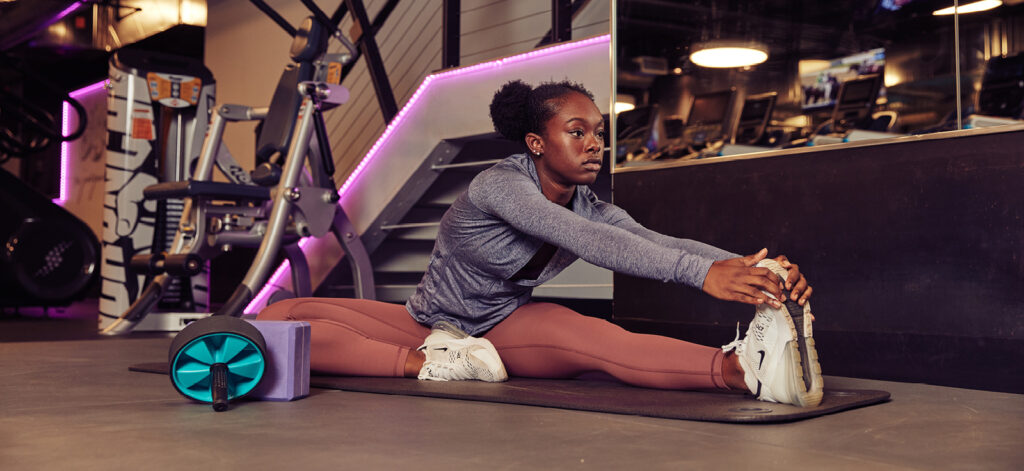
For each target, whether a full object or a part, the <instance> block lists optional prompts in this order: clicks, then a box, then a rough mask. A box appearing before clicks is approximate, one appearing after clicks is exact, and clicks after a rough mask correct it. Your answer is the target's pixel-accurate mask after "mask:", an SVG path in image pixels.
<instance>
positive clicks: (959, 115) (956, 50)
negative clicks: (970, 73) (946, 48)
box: [953, 0, 964, 129]
mask: <svg viewBox="0 0 1024 471" xmlns="http://www.w3.org/2000/svg"><path fill="white" fill-rule="evenodd" d="M959 9H960V2H959V0H953V42H954V43H955V44H954V45H953V54H955V57H954V61H953V62H954V63H955V65H954V70H953V75H954V77H955V79H956V128H957V129H963V128H964V123H963V110H961V109H960V107H961V104H960V12H959V11H957V10H959Z"/></svg>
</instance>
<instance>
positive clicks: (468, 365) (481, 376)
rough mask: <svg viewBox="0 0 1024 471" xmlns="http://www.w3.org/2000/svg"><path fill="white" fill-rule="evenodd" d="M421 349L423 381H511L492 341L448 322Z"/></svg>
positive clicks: (442, 323) (439, 325)
mask: <svg viewBox="0 0 1024 471" xmlns="http://www.w3.org/2000/svg"><path fill="white" fill-rule="evenodd" d="M417 350H419V351H421V352H423V354H424V355H425V356H426V361H425V362H424V363H423V367H422V368H420V374H419V376H418V377H419V379H421V380H429V381H461V380H467V379H476V380H480V381H487V382H491V383H496V382H500V381H505V380H507V379H508V373H506V372H505V365H504V364H502V362H501V357H499V356H498V350H497V349H495V348H494V345H493V344H492V343H491V341H490V340H487V339H482V338H477V337H471V336H469V335H468V334H466V333H465V332H463V331H462V330H461V329H459V328H458V327H456V326H455V325H453V324H450V323H448V322H444V321H442V322H438V323H437V324H435V325H434V328H433V329H432V330H431V332H430V335H428V336H427V338H426V339H424V341H423V345H421V346H420V348H418V349H417Z"/></svg>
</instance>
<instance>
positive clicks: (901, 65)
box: [613, 0, 1024, 168]
mask: <svg viewBox="0 0 1024 471" xmlns="http://www.w3.org/2000/svg"><path fill="white" fill-rule="evenodd" d="M613 1H614V2H615V4H614V7H615V9H614V18H615V25H614V26H613V27H614V31H615V55H616V72H615V74H614V75H615V89H616V96H615V102H616V103H615V108H616V118H615V123H616V124H615V134H616V143H615V149H614V155H615V165H616V166H617V167H620V168H621V167H630V166H644V165H650V164H652V163H662V162H678V161H689V160H700V159H714V158H718V157H723V156H732V155H738V154H747V153H752V152H761V151H771V150H779V149H789V148H795V147H801V146H809V145H829V144H842V143H846V142H855V141H866V140H872V139H888V138H895V137H900V136H907V135H914V134H926V133H938V132H946V131H953V130H961V129H970V128H982V127H991V126H1006V125H1012V124H1017V123H1022V122H1024V121H1021V120H1022V118H1024V0H1005V1H1002V2H1000V1H997V0H984V1H979V2H974V1H973V0H965V1H959V2H958V5H959V8H960V10H959V12H958V13H956V14H952V13H954V12H953V9H952V7H953V3H954V2H953V0H837V1H827V2H826V1H806V0H804V1H800V0H749V1H738V0H675V1H670V0H613Z"/></svg>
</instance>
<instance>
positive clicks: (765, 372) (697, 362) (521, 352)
mask: <svg viewBox="0 0 1024 471" xmlns="http://www.w3.org/2000/svg"><path fill="white" fill-rule="evenodd" d="M490 111H491V118H492V121H493V122H494V126H495V129H496V130H497V131H498V132H499V133H501V134H502V135H503V136H505V137H506V138H509V139H512V140H515V141H518V142H522V143H523V145H524V146H525V151H526V152H525V153H522V154H516V155H512V156H510V157H508V158H506V159H504V160H503V161H501V162H500V163H498V164H496V165H494V166H493V167H492V168H490V169H488V170H485V171H483V172H481V173H480V174H479V175H478V176H477V177H476V178H474V180H473V182H472V183H471V184H470V186H469V189H468V190H467V191H466V192H465V193H463V194H462V195H461V196H460V197H459V198H458V199H457V200H456V201H455V203H454V204H452V206H451V208H449V210H448V211H447V212H446V213H445V215H444V217H443V218H442V220H441V226H440V229H439V233H438V237H437V242H436V244H435V246H434V250H433V253H432V254H431V260H430V264H429V267H428V269H427V272H426V273H425V274H424V276H423V279H422V281H421V282H420V284H419V286H418V287H417V289H416V293H415V294H414V295H413V296H412V297H411V298H410V299H409V301H408V303H407V304H406V306H405V309H402V307H401V306H397V305H392V304H387V303H381V302H376V301H366V300H355V299H316V298H305V299H292V300H288V301H283V302H280V303H276V304H274V305H271V306H269V307H267V308H266V309H265V310H264V311H263V312H262V313H260V316H259V318H260V319H287V320H303V321H307V322H309V323H310V324H311V325H312V326H313V327H312V328H313V334H312V353H311V355H312V362H311V364H312V368H313V369H314V370H317V371H322V372H327V373H335V374H345V375H364V376H407V377H419V378H420V379H428V380H464V379H478V380H484V381H503V380H505V379H506V378H507V374H511V375H513V376H527V377H535V378H572V377H576V376H579V375H581V374H583V373H588V372H595V371H597V372H604V373H607V374H609V375H611V376H613V377H615V378H617V379H619V380H621V381H623V382H626V383H629V384H632V385H636V386H642V387H651V388H666V389H706V388H712V389H722V390H730V389H736V390H743V391H749V392H751V393H753V394H755V396H756V397H757V398H758V399H761V400H766V401H774V402H784V403H790V404H797V405H802V406H810V405H816V404H817V403H818V402H819V401H820V399H821V373H820V367H818V364H817V354H816V352H815V351H814V344H813V339H811V338H810V337H809V336H808V337H805V336H803V335H800V334H798V333H797V328H798V327H799V328H800V329H801V332H803V331H804V329H806V332H807V333H808V335H809V332H810V330H809V327H810V320H809V314H810V313H809V304H808V303H807V299H808V298H809V297H810V295H811V292H812V289H811V287H810V286H808V284H807V280H806V279H805V278H804V276H803V275H802V274H801V273H800V271H799V268H798V267H797V265H795V264H792V263H790V262H789V261H788V260H787V259H786V257H784V256H779V257H777V258H776V259H775V260H766V259H765V256H766V255H767V250H766V249H762V250H761V251H760V252H758V253H756V254H754V255H749V256H746V257H740V256H738V255H735V254H732V253H729V252H726V251H723V250H720V249H717V248H715V247H712V246H709V245H706V244H702V243H700V242H695V241H692V240H684V239H676V238H673V237H669V236H665V235H662V234H658V233H656V232H653V231H650V230H648V229H645V228H644V227H642V226H641V225H640V224H638V223H637V222H636V221H634V220H633V219H632V218H631V217H629V215H628V214H626V213H625V211H623V210H622V209H620V208H618V207H616V206H613V205H611V204H608V203H605V202H602V201H600V200H598V199H597V197H596V196H595V195H594V193H593V192H592V191H591V190H590V189H589V188H588V187H587V186H586V185H588V184H590V183H593V182H594V180H595V178H596V177H597V174H598V171H599V170H600V168H601V161H602V158H601V156H602V152H603V147H604V132H605V131H604V129H605V126H604V120H603V117H602V116H601V112H600V111H599V110H598V108H597V106H596V105H595V104H594V102H593V95H592V94H591V93H590V92H589V91H587V90H586V89H584V88H583V87H582V86H580V85H578V84H574V83H570V82H560V83H547V84H542V85H540V86H538V87H537V88H536V89H534V88H532V87H531V86H529V85H527V84H525V83H523V82H520V81H513V82H509V83H507V84H505V85H504V86H503V87H502V88H501V89H500V90H499V91H498V92H497V93H496V94H495V96H494V99H493V101H492V103H491V107H490ZM577 258H582V259H584V260H587V261H588V262H590V263H593V264H595V265H598V266H602V267H605V268H608V269H611V270H614V271H618V272H622V273H627V274H630V275H634V276H642V277H648V278H654V279H660V280H663V281H671V282H677V283H682V284H686V285H689V286H691V287H694V288H697V289H702V290H703V291H705V292H706V293H708V294H710V295H712V296H714V297H716V298H719V299H723V300H729V301H738V302H743V303H748V304H753V305H755V306H757V312H756V315H755V318H754V321H753V322H752V323H751V326H750V328H749V329H748V331H747V336H746V337H745V338H744V339H742V340H739V339H737V340H735V341H733V342H732V343H730V344H728V345H726V346H724V347H722V348H713V347H705V346H701V345H695V344H691V343H687V342H683V341H680V340H676V339H672V338H667V337H660V336H654V335H643V334H634V333H631V332H627V331H626V330H623V329H622V328H620V327H618V326H616V325H614V324H611V323H609V322H606V321H603V320H600V319H596V318H592V317H586V316H583V315H581V314H579V313H576V312H574V311H572V310H570V309H567V308H565V307H562V306H558V305H554V304H548V303H530V302H529V300H530V295H531V293H532V289H533V287H535V286H538V285H540V284H543V283H544V282H546V281H548V280H550V279H551V278H553V277H554V276H555V275H556V274H558V272H560V271H561V270H562V269H564V268H565V267H567V266H569V264H571V263H572V262H573V261H575V260H576V259H577ZM784 290H790V294H789V299H791V300H794V301H796V302H797V303H799V304H800V305H801V306H804V311H805V313H806V314H807V316H801V317H807V318H808V319H807V320H806V321H803V320H802V319H801V320H800V321H799V322H798V323H796V324H794V320H793V318H792V317H791V316H790V314H789V313H788V312H787V310H786V308H785V307H783V305H782V301H786V299H787V297H786V296H785V295H784V294H783V291H784ZM805 322H806V324H805ZM737 337H738V336H737Z"/></svg>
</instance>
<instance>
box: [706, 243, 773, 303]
mask: <svg viewBox="0 0 1024 471" xmlns="http://www.w3.org/2000/svg"><path fill="white" fill-rule="evenodd" d="M766 256H768V249H761V251H760V252H757V253H756V254H753V255H747V256H746V257H738V258H730V259H728V260H719V261H717V262H715V263H712V264H711V269H710V270H708V275H707V276H706V277H705V278H704V286H703V287H702V288H701V289H703V290H704V292H705V293H708V294H710V295H711V296H714V297H716V298H718V299H721V300H725V301H738V302H741V303H746V304H753V305H755V306H756V305H758V304H762V303H765V302H767V303H770V304H771V305H772V306H774V307H777V308H778V307H782V303H781V302H779V301H778V300H779V299H783V298H782V289H783V284H782V283H783V280H781V279H780V278H779V276H778V275H776V274H775V273H772V271H771V270H769V269H767V268H762V267H755V266H754V265H757V262H760V261H761V260H763V259H764V258H765V257H766ZM762 290H763V291H767V292H769V293H771V294H772V295H773V296H775V299H772V298H770V297H768V296H765V294H764V293H762V292H761V291H762Z"/></svg>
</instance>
